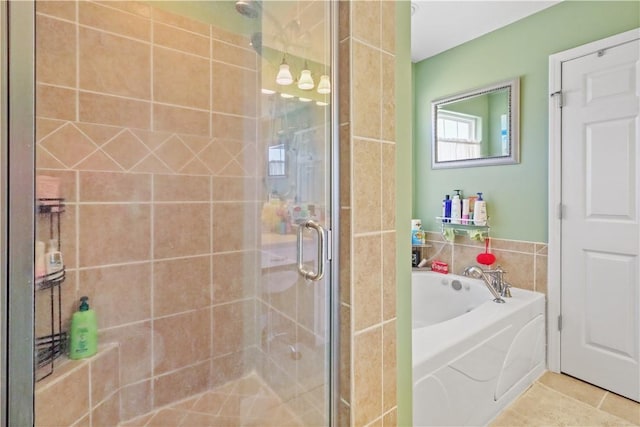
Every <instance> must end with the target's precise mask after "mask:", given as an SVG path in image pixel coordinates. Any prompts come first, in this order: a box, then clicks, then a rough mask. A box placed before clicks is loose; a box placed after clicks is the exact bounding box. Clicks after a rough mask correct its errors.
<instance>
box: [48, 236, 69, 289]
mask: <svg viewBox="0 0 640 427" xmlns="http://www.w3.org/2000/svg"><path fill="white" fill-rule="evenodd" d="M63 268H64V263H63V262H62V252H60V251H59V250H58V241H57V240H56V239H51V240H49V248H48V250H47V254H46V258H45V269H46V272H47V276H48V277H47V279H57V278H58V277H60V276H61V275H62V270H63Z"/></svg>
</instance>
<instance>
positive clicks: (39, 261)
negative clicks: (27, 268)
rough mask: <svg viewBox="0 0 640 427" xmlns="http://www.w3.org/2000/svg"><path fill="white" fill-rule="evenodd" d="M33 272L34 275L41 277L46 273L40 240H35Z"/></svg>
mask: <svg viewBox="0 0 640 427" xmlns="http://www.w3.org/2000/svg"><path fill="white" fill-rule="evenodd" d="M35 274H36V277H42V276H44V275H45V274H47V266H46V263H45V260H44V242H43V241H40V240H38V241H37V242H36V262H35Z"/></svg>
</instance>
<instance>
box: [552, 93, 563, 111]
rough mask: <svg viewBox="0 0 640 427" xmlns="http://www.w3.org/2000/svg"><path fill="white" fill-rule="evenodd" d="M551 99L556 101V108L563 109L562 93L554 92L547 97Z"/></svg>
mask: <svg viewBox="0 0 640 427" xmlns="http://www.w3.org/2000/svg"><path fill="white" fill-rule="evenodd" d="M549 96H550V97H551V98H554V99H555V100H556V106H557V107H558V108H562V107H564V96H563V95H562V91H561V90H558V91H556V92H553V93H552V94H551V95H549Z"/></svg>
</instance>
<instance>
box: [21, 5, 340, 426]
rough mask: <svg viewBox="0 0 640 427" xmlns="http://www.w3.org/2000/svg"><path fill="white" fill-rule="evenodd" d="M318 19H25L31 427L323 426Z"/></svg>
mask: <svg viewBox="0 0 640 427" xmlns="http://www.w3.org/2000/svg"><path fill="white" fill-rule="evenodd" d="M332 7H333V6H332V3H331V2H325V1H321V0H316V1H299V2H292V1H282V2H279V1H265V2H261V1H216V2H201V1H193V2H192V1H182V2H166V1H149V2H138V1H122V2H91V1H84V0H81V1H63V2H55V1H54V2H52V1H46V2H45V1H38V2H36V5H35V34H36V40H35V44H36V50H35V52H36V82H35V92H36V95H35V133H36V135H35V139H36V146H35V159H36V164H35V182H36V185H35V187H36V191H35V192H36V194H35V200H36V201H35V204H36V207H37V210H36V214H35V220H34V223H35V233H34V235H35V241H34V248H35V250H34V252H35V253H34V261H33V262H34V286H33V290H32V292H33V299H34V307H35V316H34V317H35V319H34V335H35V340H36V341H35V342H36V345H35V347H36V348H35V353H36V355H35V362H34V371H35V379H36V383H35V391H34V393H35V424H36V425H69V426H71V425H83V424H84V423H91V424H92V425H94V426H96V425H123V426H124V425H131V426H133V425H156V424H157V423H160V424H161V425H175V426H194V425H229V426H235V425H237V426H241V425H242V426H244V425H246V426H249V425H252V426H284V425H295V426H305V425H329V424H330V422H331V420H330V418H331V408H330V407H331V398H332V393H331V390H330V389H331V386H332V381H331V377H330V375H331V373H332V367H331V365H332V358H331V355H332V353H331V352H332V348H331V328H332V317H331V311H332V301H331V297H332V291H331V283H332V274H331V273H332V268H331V264H330V263H331V260H330V258H331V257H330V254H331V252H332V251H331V246H332V245H334V242H333V241H332V239H331V229H332V215H333V212H332V196H333V192H334V191H333V188H332V182H333V181H332V176H331V174H332V169H331V165H332V157H331V156H332V149H331V146H332V132H333V131H332V127H333V126H334V125H335V124H334V123H333V121H332V111H333V110H332V103H331V99H332V95H331V93H332V83H333V82H332V81H331V77H330V76H331V57H332V51H333V50H332V43H333V42H334V39H333V38H332V28H333V26H332V24H331V19H330V18H331V16H332V11H331V10H330V9H331V8H332ZM54 258H55V259H57V260H59V261H60V262H59V263H58V264H57V266H52V265H50V262H49V261H51V260H53V259H54ZM82 297H88V304H89V307H90V309H91V310H94V311H95V313H96V317H97V319H98V322H97V329H98V342H99V345H98V348H97V353H96V354H91V353H92V352H91V351H88V352H86V351H85V352H83V351H80V352H79V353H73V356H74V358H73V360H72V359H70V357H69V356H70V355H69V352H70V350H74V351H76V350H77V347H76V346H74V348H73V349H70V348H69V342H70V337H69V336H70V335H71V333H72V330H73V331H75V330H76V329H77V328H76V327H77V326H78V324H77V323H74V322H77V321H78V319H79V317H78V316H77V315H75V313H77V312H78V311H79V310H80V300H81V298H82ZM83 307H84V306H83ZM74 338H75V339H79V340H82V339H85V337H84V336H82V337H77V336H76V337H74Z"/></svg>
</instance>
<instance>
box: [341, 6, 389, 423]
mask: <svg viewBox="0 0 640 427" xmlns="http://www.w3.org/2000/svg"><path fill="white" fill-rule="evenodd" d="M395 7H396V5H395V2H389V1H369V2H365V1H354V2H340V10H339V21H340V34H339V38H340V45H339V49H340V50H339V57H340V73H339V74H340V78H341V80H340V161H341V164H340V185H341V188H340V194H341V198H340V215H341V219H340V226H341V237H342V238H341V240H340V286H341V316H342V317H341V334H340V339H341V351H342V354H341V372H340V377H341V378H340V394H341V407H340V424H341V425H345V426H346V425H353V426H368V425H372V426H373V425H375V426H385V427H388V426H395V425H396V418H397V399H396V320H397V318H396V270H395V265H396V264H395V263H396V261H395V260H396V256H395V253H396V226H395V206H396V203H395V199H396V197H395V176H396V162H395V153H396V135H395V134H396V132H395V61H396V57H395Z"/></svg>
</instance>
